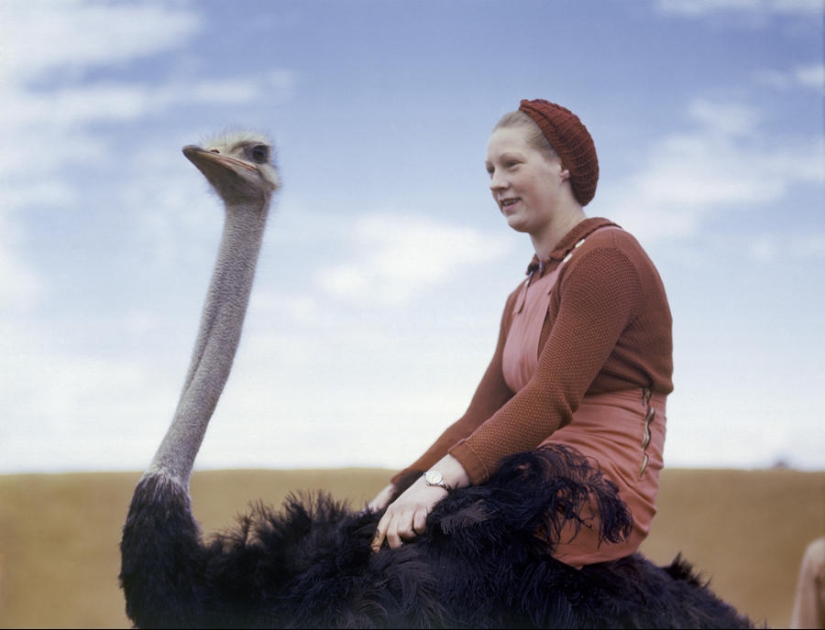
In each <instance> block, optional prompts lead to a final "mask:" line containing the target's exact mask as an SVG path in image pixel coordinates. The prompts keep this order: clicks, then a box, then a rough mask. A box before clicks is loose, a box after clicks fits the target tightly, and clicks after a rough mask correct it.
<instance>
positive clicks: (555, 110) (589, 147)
mask: <svg viewBox="0 0 825 630" xmlns="http://www.w3.org/2000/svg"><path fill="white" fill-rule="evenodd" d="M519 110H521V111H523V112H524V113H525V114H527V115H528V116H529V117H530V118H531V119H532V120H533V121H534V122H535V123H536V124H537V125H538V126H539V129H541V132H542V133H543V134H544V137H545V138H547V140H548V141H549V142H550V144H551V145H552V146H553V148H554V149H555V151H556V153H557V154H558V156H559V158H561V162H562V164H563V165H564V167H565V168H566V169H568V170H569V171H570V184H571V185H572V187H573V194H574V195H575V196H576V200H577V201H578V202H579V203H580V204H581V205H582V206H586V205H587V204H588V203H590V201H591V200H592V199H593V196H594V195H595V194H596V184H597V183H598V181H599V158H598V157H596V147H595V145H594V144H593V138H591V137H590V133H589V132H588V131H587V127H585V126H584V125H583V124H582V121H581V120H579V117H578V116H576V115H575V114H574V113H573V112H571V111H570V110H569V109H567V108H565V107H562V106H561V105H556V104H555V103H550V102H548V101H545V100H544V99H540V98H537V99H535V100H532V101H529V100H527V99H524V100H522V101H521V104H520V105H519Z"/></svg>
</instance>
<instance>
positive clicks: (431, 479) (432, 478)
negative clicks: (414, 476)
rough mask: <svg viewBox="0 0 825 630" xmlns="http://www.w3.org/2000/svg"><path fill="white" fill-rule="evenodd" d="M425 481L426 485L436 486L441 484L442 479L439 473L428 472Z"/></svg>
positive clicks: (434, 471) (435, 471)
mask: <svg viewBox="0 0 825 630" xmlns="http://www.w3.org/2000/svg"><path fill="white" fill-rule="evenodd" d="M425 479H426V480H427V483H429V484H432V485H435V486H437V485H439V484H440V483H441V479H442V477H441V473H440V472H438V471H437V470H428V471H427V474H426V476H425Z"/></svg>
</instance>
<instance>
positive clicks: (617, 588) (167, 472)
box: [119, 134, 754, 628]
mask: <svg viewBox="0 0 825 630" xmlns="http://www.w3.org/2000/svg"><path fill="white" fill-rule="evenodd" d="M183 152H184V154H185V155H186V157H187V158H188V159H189V160H190V161H191V162H192V163H193V164H194V165H195V166H196V167H197V168H198V169H199V170H200V171H201V172H202V173H203V175H204V176H205V177H206V178H207V180H208V181H209V182H210V184H211V185H212V187H213V188H214V189H215V191H216V192H217V193H218V195H219V196H220V197H221V199H222V200H223V202H224V205H225V210H226V219H225V223H224V231H223V237H222V240H221V246H220V249H219V252H218V259H217V262H216V264H215V270H214V272H213V276H212V282H211V284H210V287H209V290H208V293H207V297H206V303H205V306H204V311H203V315H202V319H201V326H200V330H199V333H198V338H197V341H196V343H195V349H194V353H193V357H192V360H191V363H190V367H189V370H188V372H187V376H186V379H185V381H184V386H183V391H182V393H181V397H180V401H179V403H178V407H177V410H176V412H175V415H174V417H173V419H172V422H171V425H170V427H169V429H168V431H167V433H166V436H165V437H164V439H163V441H162V443H161V445H160V447H159V448H158V450H157V452H156V454H155V456H154V458H153V460H152V463H151V465H150V466H149V468H148V469H147V471H146V472H145V473H144V475H143V477H142V478H141V480H140V481H139V482H138V485H137V487H136V488H135V492H134V495H133V497H132V501H131V505H130V507H129V512H128V515H127V518H126V523H125V526H124V528H123V537H122V540H121V563H122V564H121V571H120V576H119V578H120V584H121V587H122V588H123V591H124V595H125V599H126V612H127V615H128V616H129V618H130V619H131V620H132V622H133V623H134V624H135V626H136V627H141V628H152V627H154V628H179V627H204V628H206V627H247V628H260V627H277V628H431V627H439V628H443V627H454V628H546V627H558V628H598V627H605V628H607V627H611V628H619V627H624V628H748V627H754V624H753V622H752V621H751V620H750V619H748V618H747V617H746V616H745V615H742V614H740V613H739V612H737V611H736V610H735V609H734V608H733V607H732V606H730V605H729V604H727V603H726V602H724V601H722V600H721V599H720V598H719V597H717V596H716V595H715V593H714V592H713V591H712V589H711V588H710V587H709V585H708V583H706V582H705V581H703V580H702V579H700V577H699V575H698V573H697V572H696V571H695V569H694V568H693V567H692V566H691V564H690V563H688V562H687V561H686V560H684V559H682V558H681V557H679V556H677V558H676V559H675V560H674V561H673V562H672V563H671V564H670V565H668V566H662V567H660V566H657V565H655V564H654V563H652V562H651V561H650V560H648V559H647V558H645V557H644V556H643V555H642V554H639V553H637V554H634V555H632V556H629V557H627V558H623V559H620V560H616V561H612V562H604V563H599V564H594V565H590V566H586V567H584V568H582V569H580V570H576V569H573V568H571V567H569V566H567V565H565V564H563V563H560V562H558V561H556V560H555V559H553V558H552V557H551V556H550V554H549V552H550V551H551V550H552V546H553V544H554V542H555V541H557V540H558V537H559V532H560V531H561V529H562V527H563V526H564V525H565V523H567V522H569V521H573V523H575V524H577V525H578V526H587V525H586V523H582V522H581V521H580V520H579V519H578V516H577V514H578V509H579V507H581V506H582V505H584V504H585V503H589V502H591V501H594V500H595V501H597V502H598V507H599V513H600V515H601V517H602V529H601V532H600V534H601V535H602V537H603V539H604V540H618V539H620V538H622V537H623V536H624V535H626V534H627V531H628V527H629V524H630V518H631V517H630V514H629V513H628V511H627V508H626V507H625V506H624V504H623V503H622V502H621V500H620V499H619V498H618V494H617V492H616V488H615V486H614V485H613V484H612V483H611V482H610V481H609V480H607V479H605V478H604V477H603V476H602V474H601V473H600V472H599V471H598V470H597V469H594V468H592V467H591V466H590V465H588V463H587V461H586V460H584V459H583V458H582V457H580V456H579V455H578V454H577V453H575V452H574V451H570V450H566V449H563V448H550V449H541V450H535V451H530V452H526V453H519V454H516V455H512V456H510V457H509V458H507V459H506V460H505V461H504V462H503V463H502V466H501V468H500V469H499V470H498V471H497V472H496V473H495V474H494V475H493V477H492V478H491V479H490V481H489V482H487V483H485V484H483V485H479V486H473V487H468V488H463V489H458V490H452V491H450V492H449V494H448V496H447V497H446V498H445V499H444V500H443V501H441V502H440V503H439V504H438V505H437V506H436V508H435V509H434V510H433V512H432V513H431V514H430V516H429V518H428V522H427V530H426V532H424V533H423V534H422V535H420V536H419V537H418V538H416V540H415V541H414V542H411V543H408V544H405V545H403V546H401V547H400V548H398V549H394V550H393V549H389V548H388V547H384V548H383V549H382V550H380V551H379V552H377V553H376V552H373V551H372V549H371V546H370V543H371V540H372V536H373V534H374V532H375V527H376V525H377V522H378V518H379V516H380V514H376V513H371V512H370V511H368V510H363V509H362V510H358V509H355V508H354V507H353V506H351V505H350V504H349V503H347V502H344V501H340V500H336V499H335V498H334V497H332V496H331V495H330V494H328V493H326V492H317V493H313V494H299V493H294V494H291V495H290V496H288V497H287V499H286V500H285V502H284V503H283V505H281V506H280V507H279V508H277V509H275V508H272V507H268V506H265V505H263V504H262V503H257V504H254V505H253V507H252V509H251V511H250V513H249V514H248V515H246V516H244V517H242V518H239V520H238V522H237V523H236V524H235V526H234V527H233V528H229V529H227V530H226V531H224V532H223V533H220V534H217V535H215V536H213V537H212V538H211V539H208V540H206V539H204V537H203V536H202V534H201V531H200V528H199V526H198V523H197V521H196V520H195V518H194V516H193V513H192V509H191V499H190V494H189V480H190V477H191V474H192V469H193V465H194V461H195V457H196V455H197V452H198V450H199V448H200V445H201V443H202V440H203V437H204V435H205V432H206V429H207V426H208V423H209V420H210V418H211V417H212V414H213V412H214V409H215V405H216V404H217V401H218V399H219V397H220V395H221V392H222V390H223V387H224V385H225V383H226V380H227V379H228V377H229V372H230V369H231V366H232V362H233V360H234V356H235V352H236V349H237V346H238V342H239V339H240V335H241V329H242V326H243V319H244V315H245V312H246V308H247V305H248V301H249V295H250V292H251V289H252V283H253V279H254V274H255V266H256V262H257V258H258V253H259V251H260V247H261V242H262V235H263V232H264V228H265V225H266V220H267V215H268V213H269V208H270V203H271V200H272V196H273V194H274V193H275V191H276V190H277V189H278V187H279V185H280V183H279V179H278V174H277V171H276V169H275V166H274V165H273V163H272V157H271V153H272V149H271V144H270V143H269V141H268V140H267V139H266V138H264V137H261V136H258V135H256V134H242V135H231V136H226V137H223V138H221V139H219V140H217V141H214V142H212V143H210V144H208V145H206V146H205V147H195V146H188V147H185V148H184V150H183ZM408 481H409V482H410V483H411V482H412V479H410V480H408Z"/></svg>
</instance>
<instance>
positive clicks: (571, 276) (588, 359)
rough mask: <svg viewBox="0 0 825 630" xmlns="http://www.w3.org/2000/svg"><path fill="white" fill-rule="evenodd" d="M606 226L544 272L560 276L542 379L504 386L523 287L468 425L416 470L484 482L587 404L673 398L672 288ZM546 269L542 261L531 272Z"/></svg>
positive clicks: (581, 234)
mask: <svg viewBox="0 0 825 630" xmlns="http://www.w3.org/2000/svg"><path fill="white" fill-rule="evenodd" d="M608 225H615V224H614V223H612V222H610V221H608V220H607V219H601V218H591V219H586V220H584V221H582V222H581V223H579V224H578V225H577V226H575V227H574V228H573V229H572V230H571V231H570V232H568V233H567V234H566V235H565V236H564V238H562V239H561V241H560V242H559V243H558V246H557V247H556V249H555V250H554V251H553V252H552V253H551V255H550V256H549V258H547V259H546V260H544V261H542V262H543V265H542V269H541V271H538V270H537V271H536V272H535V273H546V272H548V271H551V270H553V269H555V268H556V267H557V266H558V265H559V264H561V262H562V260H563V259H564V258H565V256H567V254H568V253H570V252H571V251H572V250H573V249H574V246H575V244H576V243H577V242H578V241H579V240H581V239H582V238H585V237H587V238H586V241H585V243H584V244H583V245H581V247H579V248H577V249H576V252H575V255H574V256H572V257H571V258H570V260H569V261H568V262H566V263H565V266H564V267H563V268H562V269H561V271H560V272H559V276H558V279H557V281H556V286H555V289H554V290H553V293H552V297H551V300H550V306H549V309H548V316H547V318H546V319H545V321H544V325H543V327H542V332H541V338H540V344H539V345H540V347H541V348H542V349H541V353H540V355H539V359H538V367H537V370H536V374H535V375H534V376H533V378H532V380H531V381H530V382H529V383H528V384H527V385H526V386H525V387H523V388H522V389H521V390H519V391H518V392H517V393H516V392H513V391H512V390H511V389H510V388H509V387H508V386H507V384H506V383H505V380H504V375H503V373H502V354H503V350H504V343H505V341H506V339H507V333H508V331H509V327H510V323H511V319H512V313H513V307H514V304H515V300H516V297H517V296H518V294H519V292H520V290H521V286H522V284H521V283H520V284H519V287H517V288H516V289H515V290H514V291H513V292H512V293H511V294H510V296H509V297H508V298H507V302H506V304H505V307H504V314H503V316H502V319H501V326H500V331H499V337H498V343H497V345H496V350H495V353H494V354H493V358H492V361H491V362H490V364H489V366H488V367H487V370H486V372H485V373H484V376H483V377H482V379H481V382H480V383H479V385H478V388H477V389H476V392H475V394H474V395H473V398H472V400H471V401H470V406H469V407H468V408H467V411H466V412H465V413H464V415H463V416H462V417H461V418H459V419H458V420H457V421H456V422H455V423H453V424H452V425H451V426H450V427H449V428H447V430H446V431H444V433H442V434H441V436H440V437H439V438H438V439H437V440H436V441H435V443H433V445H432V446H431V447H430V448H429V449H428V450H427V451H426V452H425V453H424V454H423V455H422V456H421V457H420V458H418V460H416V461H415V462H414V463H413V464H411V465H410V466H409V467H408V468H406V469H404V470H403V471H401V472H399V473H398V474H397V475H395V476H394V477H393V482H399V481H400V480H401V479H402V478H405V477H406V475H407V474H408V473H411V472H413V471H424V470H427V469H429V468H430V467H431V466H433V465H434V464H435V463H436V462H437V461H438V460H440V459H441V458H442V457H444V455H446V454H447V453H450V454H451V455H453V456H454V457H455V458H456V459H457V460H458V461H459V462H460V463H461V465H462V466H463V467H464V469H465V470H466V471H467V474H468V475H469V477H470V481H471V483H473V484H479V483H483V482H484V481H486V480H487V479H488V478H489V477H490V475H491V474H492V473H493V472H494V471H495V470H496V468H497V466H498V464H499V462H500V461H501V460H502V459H503V458H504V457H506V456H508V455H511V454H513V453H518V452H521V451H527V450H531V449H533V448H535V447H537V446H538V445H539V444H540V443H541V442H542V441H543V440H544V439H546V438H547V437H549V436H550V434H552V433H553V432H554V431H555V430H556V429H558V428H560V427H563V426H565V425H566V424H568V423H569V422H570V420H571V418H572V416H573V412H574V411H576V409H577V408H578V406H579V403H580V401H581V399H582V397H584V396H585V395H587V394H598V393H603V392H610V391H621V390H628V389H636V388H644V387H649V388H650V389H652V390H653V391H654V392H658V393H661V394H669V393H670V392H671V391H673V381H672V374H673V341H672V335H671V329H672V317H671V313H670V307H669V305H668V301H667V296H666V294H665V289H664V285H663V284H662V280H661V278H660V277H659V273H658V272H657V270H656V267H655V266H654V265H653V262H652V261H651V260H650V258H649V257H648V256H647V254H646V253H645V251H644V250H643V249H642V247H641V245H640V244H639V243H638V241H637V240H636V239H635V238H634V237H633V236H632V235H631V234H629V233H627V232H625V231H624V230H600V231H599V232H596V233H595V234H592V235H591V233H592V232H593V231H594V230H596V229H597V228H599V227H602V226H608ZM537 262H538V260H537V259H536V258H535V257H534V259H533V264H531V267H535V266H536V264H535V263H537Z"/></svg>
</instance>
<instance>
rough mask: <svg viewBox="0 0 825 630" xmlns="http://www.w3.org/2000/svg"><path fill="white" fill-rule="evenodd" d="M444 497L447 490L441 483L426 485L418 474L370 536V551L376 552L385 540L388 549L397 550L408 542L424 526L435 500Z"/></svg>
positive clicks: (422, 531)
mask: <svg viewBox="0 0 825 630" xmlns="http://www.w3.org/2000/svg"><path fill="white" fill-rule="evenodd" d="M446 496H447V490H446V489H444V488H442V487H440V486H428V485H427V483H426V482H425V481H424V478H423V477H421V478H420V479H418V480H417V481H416V482H415V483H414V484H413V485H411V486H410V487H409V488H407V490H406V491H405V492H404V493H403V494H402V495H401V496H400V497H398V498H397V499H396V500H395V501H394V502H393V503H391V504H390V506H389V507H388V508H387V511H386V512H384V515H383V516H382V517H381V520H380V521H378V527H377V529H376V531H375V536H374V537H373V539H372V550H373V551H378V550H379V549H381V545H383V544H384V541H385V540H386V541H387V544H388V545H389V546H390V549H396V548H398V547H400V546H401V545H402V544H404V543H405V542H409V541H411V540H412V539H413V538H415V537H416V536H418V535H419V534H422V533H424V531H425V530H426V529H427V516H429V514H430V512H432V511H433V508H434V507H435V505H436V503H438V502H439V501H441V499H443V498H444V497H446Z"/></svg>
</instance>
